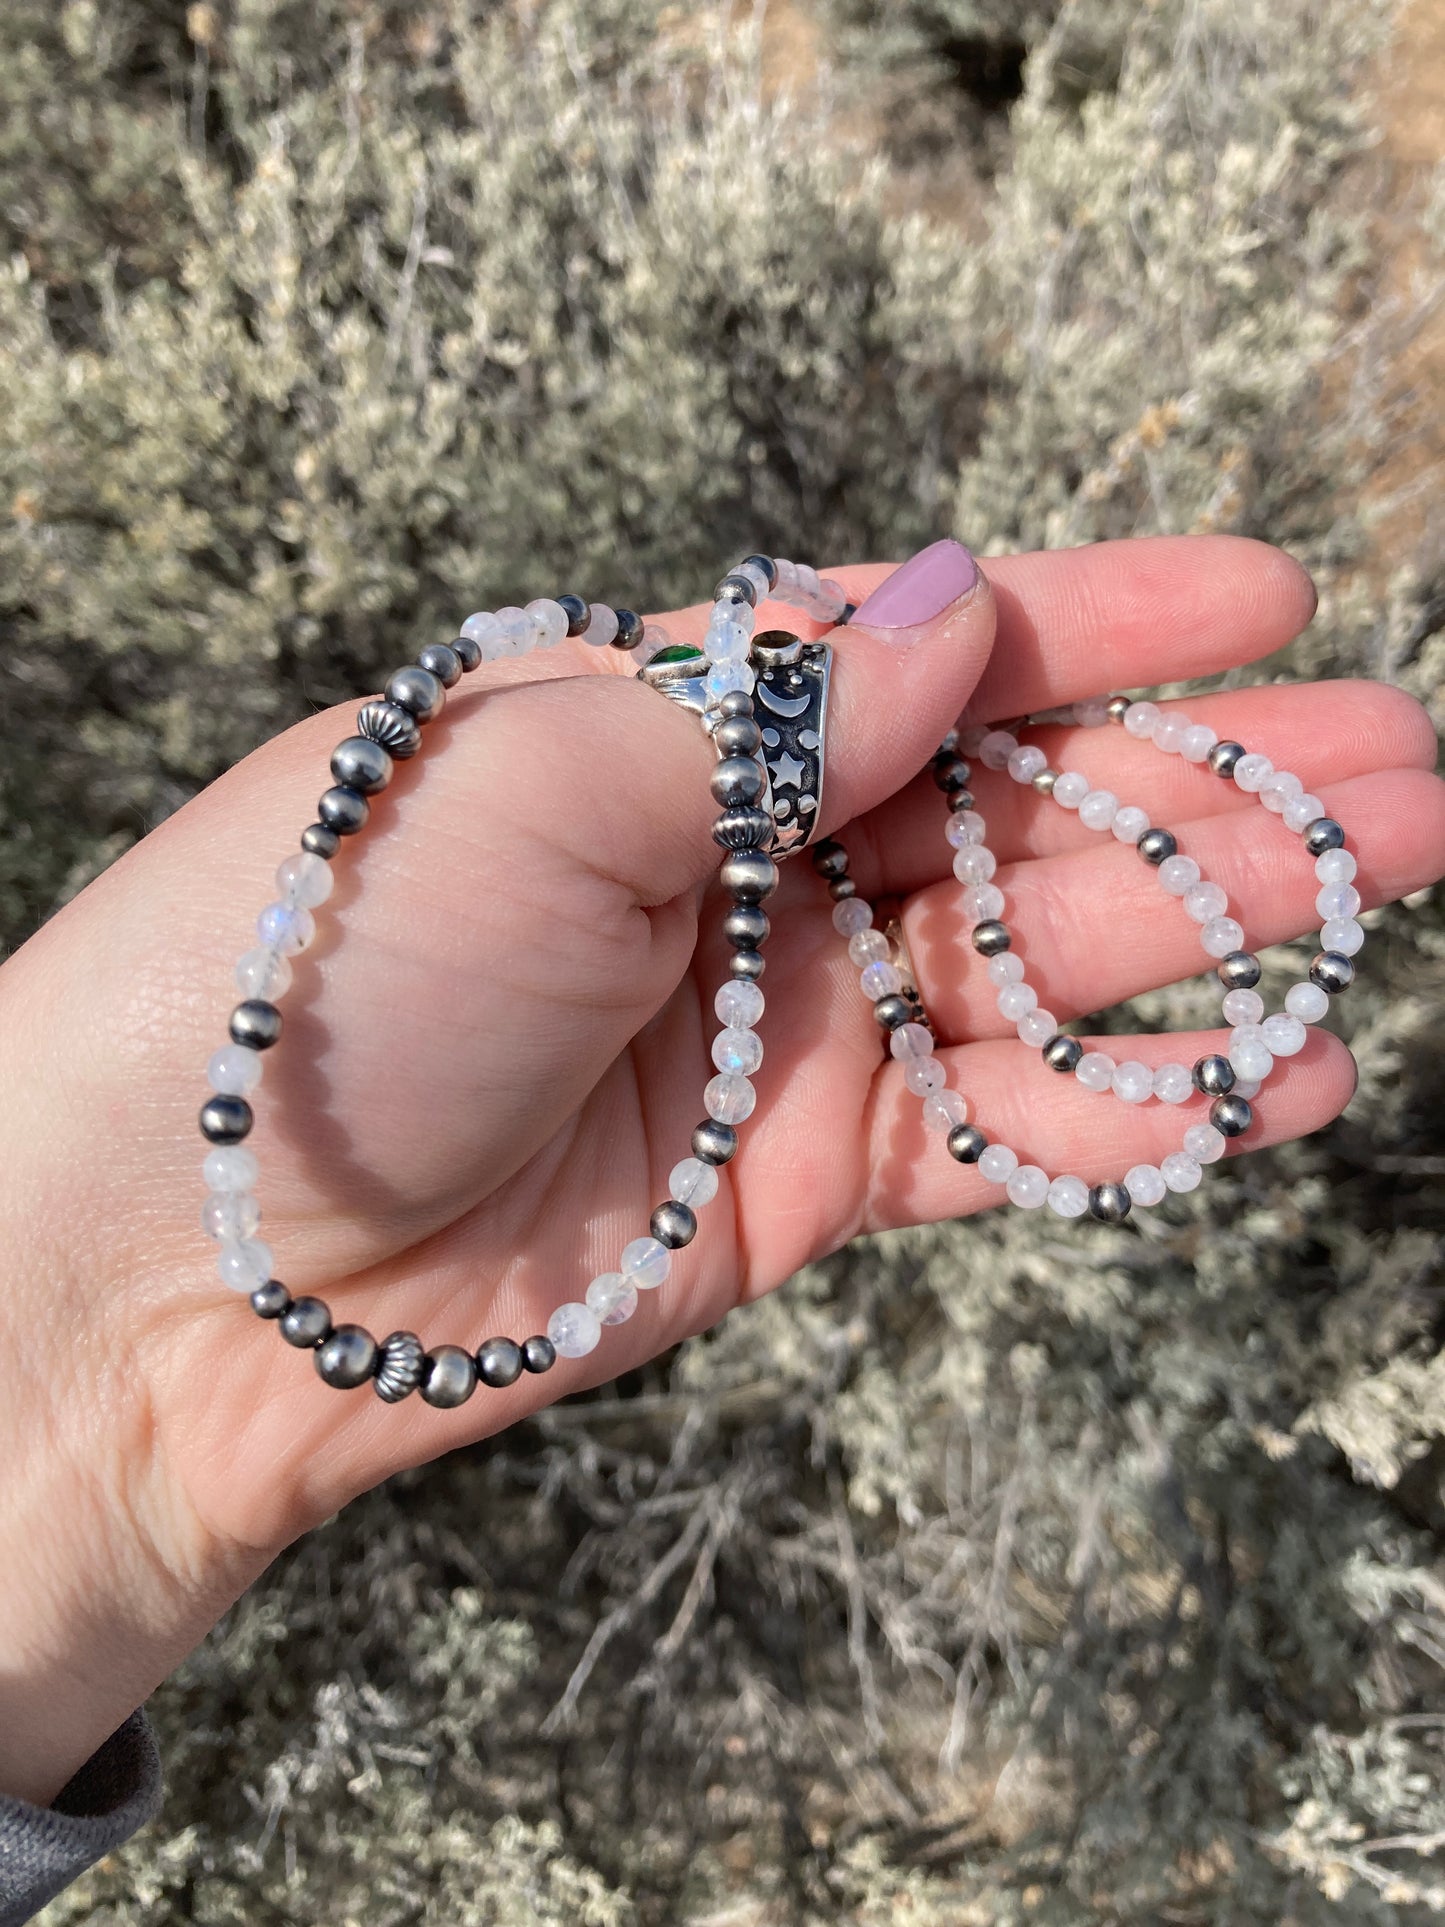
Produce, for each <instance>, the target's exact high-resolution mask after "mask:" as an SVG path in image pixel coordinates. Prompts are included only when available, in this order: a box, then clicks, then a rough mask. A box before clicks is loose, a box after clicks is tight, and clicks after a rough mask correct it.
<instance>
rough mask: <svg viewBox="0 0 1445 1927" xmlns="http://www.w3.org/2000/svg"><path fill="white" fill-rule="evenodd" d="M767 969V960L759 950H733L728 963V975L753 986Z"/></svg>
mask: <svg viewBox="0 0 1445 1927" xmlns="http://www.w3.org/2000/svg"><path fill="white" fill-rule="evenodd" d="M767 967H768V964H767V959H766V958H765V957H764V955H763V953H762V951H761V950H735V951H734V952H733V954H732V957H731V959H730V961H729V963H728V975H729V976H730V977H741V978H743V979H744V981H745V982H747V983H750V984H755V983H756V982H757V981H758V978H759V977H761V976H762V974H763V972H764V971H765V970H766V969H767Z"/></svg>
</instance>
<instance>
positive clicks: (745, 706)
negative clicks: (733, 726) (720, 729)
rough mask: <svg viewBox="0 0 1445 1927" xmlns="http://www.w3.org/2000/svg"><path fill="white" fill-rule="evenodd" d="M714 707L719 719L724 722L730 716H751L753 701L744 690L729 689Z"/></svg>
mask: <svg viewBox="0 0 1445 1927" xmlns="http://www.w3.org/2000/svg"><path fill="white" fill-rule="evenodd" d="M715 707H716V710H717V714H718V717H719V719H720V720H721V721H722V722H726V721H727V720H728V718H729V717H731V716H751V715H752V714H753V699H752V697H751V696H750V695H749V694H748V692H747V690H746V689H730V690H729V691H728V693H727V694H726V695H725V696H724V697H723V699H722V701H721V702H720V703H718V704H716V705H715Z"/></svg>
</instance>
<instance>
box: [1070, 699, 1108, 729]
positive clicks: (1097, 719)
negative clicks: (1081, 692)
mask: <svg viewBox="0 0 1445 1927" xmlns="http://www.w3.org/2000/svg"><path fill="white" fill-rule="evenodd" d="M1108 720H1109V699H1108V697H1107V696H1086V697H1085V699H1084V700H1083V702H1080V703H1075V704H1074V721H1075V722H1076V723H1077V724H1078V725H1079V728H1080V729H1102V728H1103V727H1104V725H1105V723H1107V722H1108Z"/></svg>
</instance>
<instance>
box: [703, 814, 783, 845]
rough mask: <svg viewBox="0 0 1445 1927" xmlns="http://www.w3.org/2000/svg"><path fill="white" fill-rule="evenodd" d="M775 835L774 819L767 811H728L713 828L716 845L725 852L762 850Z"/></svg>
mask: <svg viewBox="0 0 1445 1927" xmlns="http://www.w3.org/2000/svg"><path fill="white" fill-rule="evenodd" d="M772 834H773V819H772V818H771V817H770V816H769V815H768V813H767V811H766V810H759V809H744V810H728V811H726V812H725V813H724V814H723V815H722V816H720V817H719V818H718V820H717V822H716V823H714V824H713V826H712V838H713V842H714V843H720V844H721V845H722V847H723V848H724V849H725V850H761V849H764V848H766V846H767V843H768V839H769V838H770V837H771V836H772Z"/></svg>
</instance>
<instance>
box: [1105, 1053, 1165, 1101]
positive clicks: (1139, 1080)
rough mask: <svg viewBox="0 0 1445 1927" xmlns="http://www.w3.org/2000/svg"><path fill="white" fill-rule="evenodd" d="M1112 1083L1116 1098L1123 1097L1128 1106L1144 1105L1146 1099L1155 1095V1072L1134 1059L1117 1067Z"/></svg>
mask: <svg viewBox="0 0 1445 1927" xmlns="http://www.w3.org/2000/svg"><path fill="white" fill-rule="evenodd" d="M1110 1082H1111V1084H1112V1088H1113V1092H1114V1095H1115V1097H1121V1098H1122V1099H1123V1100H1124V1102H1125V1103H1126V1104H1142V1103H1143V1102H1144V1100H1145V1098H1146V1097H1152V1096H1153V1095H1154V1073H1153V1071H1151V1070H1150V1068H1149V1066H1148V1065H1147V1064H1140V1063H1138V1062H1137V1061H1136V1060H1135V1059H1133V1058H1131V1059H1130V1060H1129V1062H1128V1063H1127V1064H1120V1065H1118V1066H1117V1068H1116V1069H1115V1071H1114V1075H1113V1078H1112V1079H1111V1080H1110Z"/></svg>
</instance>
